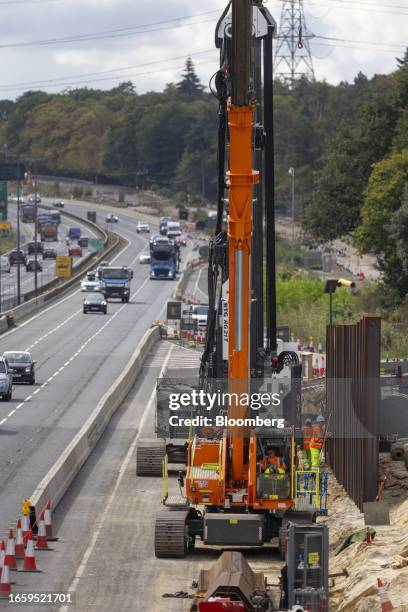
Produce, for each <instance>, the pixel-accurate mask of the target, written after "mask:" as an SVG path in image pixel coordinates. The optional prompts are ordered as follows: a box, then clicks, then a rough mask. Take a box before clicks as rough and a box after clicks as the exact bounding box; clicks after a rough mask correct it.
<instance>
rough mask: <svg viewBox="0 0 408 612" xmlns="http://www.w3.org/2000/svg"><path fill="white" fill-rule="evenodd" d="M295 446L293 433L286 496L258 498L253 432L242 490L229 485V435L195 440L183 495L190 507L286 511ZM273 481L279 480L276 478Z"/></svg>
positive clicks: (290, 497) (290, 499)
mask: <svg viewBox="0 0 408 612" xmlns="http://www.w3.org/2000/svg"><path fill="white" fill-rule="evenodd" d="M294 448H295V443H294V439H293V434H292V436H291V443H290V455H291V456H290V461H289V464H290V469H289V471H288V473H287V475H286V476H285V478H287V479H288V487H287V491H288V495H286V496H285V497H281V496H278V495H270V496H268V498H267V499H265V498H263V497H261V496H260V495H259V491H258V487H257V481H258V478H259V464H258V463H257V439H256V433H255V432H254V431H252V432H251V435H250V438H249V452H248V455H249V464H248V480H247V483H246V486H245V487H242V488H240V487H239V486H236V487H234V488H231V487H230V486H228V483H227V480H226V474H227V473H228V469H229V468H228V435H227V432H224V436H223V438H222V440H206V439H200V438H198V437H196V438H195V439H194V440H193V441H192V442H191V444H190V448H189V457H188V468H187V479H186V487H187V490H186V493H187V497H188V498H189V499H190V500H191V503H192V504H193V505H196V506H199V505H205V506H218V507H223V508H231V509H233V508H237V509H238V508H244V509H247V508H251V509H252V510H254V511H266V510H276V511H282V510H283V511H285V510H289V509H290V508H292V507H293V505H294V466H295V457H294ZM276 478H280V477H279V476H278V475H277V476H276Z"/></svg>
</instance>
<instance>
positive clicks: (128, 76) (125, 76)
mask: <svg viewBox="0 0 408 612" xmlns="http://www.w3.org/2000/svg"><path fill="white" fill-rule="evenodd" d="M213 61H214V60H207V61H205V62H197V63H196V64H195V66H204V65H205V64H212V63H213ZM161 63H162V62H161ZM184 68H185V64H183V65H178V66H168V67H167V68H160V69H158V70H149V71H147V72H138V73H132V74H123V75H121V77H120V78H121V79H134V78H136V77H141V76H150V75H152V74H158V73H160V72H168V71H169V70H183V69H184ZM112 78H113V77H101V78H96V79H89V81H88V83H98V82H99V83H100V82H102V81H111V80H112ZM76 85H84V82H83V81H79V82H78V81H70V80H69V77H67V80H66V81H64V82H63V83H55V84H52V83H51V84H50V85H48V87H74V86H76ZM26 89H27V86H26V85H24V86H18V87H17V86H16V87H9V88H7V89H1V91H2V92H5V91H22V90H26Z"/></svg>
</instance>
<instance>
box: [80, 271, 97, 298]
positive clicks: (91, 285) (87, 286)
mask: <svg viewBox="0 0 408 612" xmlns="http://www.w3.org/2000/svg"><path fill="white" fill-rule="evenodd" d="M100 288H101V283H100V280H99V278H98V277H97V274H96V272H88V273H87V275H86V276H85V278H84V279H83V280H82V281H81V291H87V292H88V293H89V292H91V291H99V290H100Z"/></svg>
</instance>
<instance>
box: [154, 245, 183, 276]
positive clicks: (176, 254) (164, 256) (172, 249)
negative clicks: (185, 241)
mask: <svg viewBox="0 0 408 612" xmlns="http://www.w3.org/2000/svg"><path fill="white" fill-rule="evenodd" d="M179 261H180V249H179V247H178V245H176V244H175V243H174V242H173V241H172V240H169V239H168V238H166V237H164V236H163V237H157V238H156V239H155V240H153V241H151V242H150V278H151V279H156V278H162V279H167V280H174V279H175V278H176V275H177V272H178V271H179Z"/></svg>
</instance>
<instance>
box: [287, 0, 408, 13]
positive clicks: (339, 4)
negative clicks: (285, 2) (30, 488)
mask: <svg viewBox="0 0 408 612" xmlns="http://www.w3.org/2000/svg"><path fill="white" fill-rule="evenodd" d="M280 1H282V0H280ZM362 4H364V3H360V2H358V3H357V2H356V3H352V2H350V3H349V4H347V3H346V2H343V0H341V1H339V0H335V1H333V2H330V3H327V2H316V1H315V0H313V1H312V2H309V1H308V2H306V6H324V7H332V8H334V9H342V10H346V11H362V12H365V13H367V12H368V13H386V14H387V15H408V9H407V7H403V6H401V7H399V8H400V9H402V10H400V11H399V10H391V11H390V10H388V8H382V7H381V5H380V4H378V5H377V4H376V5H374V8H373V7H372V5H370V6H371V8H368V7H367V6H366V5H365V6H361V5H362ZM366 4H368V3H366Z"/></svg>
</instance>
